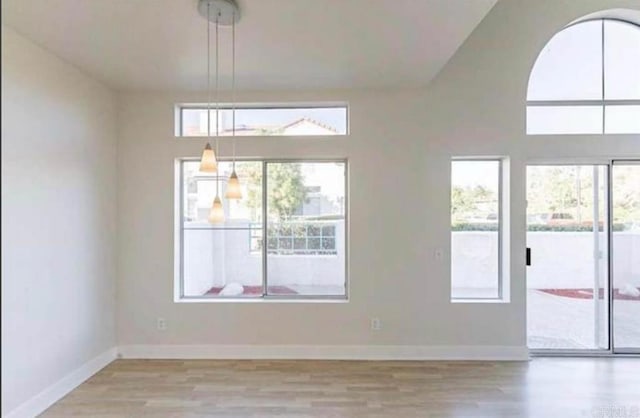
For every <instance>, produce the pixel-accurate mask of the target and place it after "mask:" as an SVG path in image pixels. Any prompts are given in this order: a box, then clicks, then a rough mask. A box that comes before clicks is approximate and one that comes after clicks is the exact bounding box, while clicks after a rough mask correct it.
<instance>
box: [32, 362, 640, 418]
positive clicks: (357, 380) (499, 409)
mask: <svg viewBox="0 0 640 418" xmlns="http://www.w3.org/2000/svg"><path fill="white" fill-rule="evenodd" d="M42 416H44V417H72V416H87V417H89V416H90V417H272V416H273V417H326V418H330V417H394V418H397V417H492V418H493V417H510V418H511V417H543V418H555V417H558V418H565V417H602V418H605V417H640V359H633V358H618V359H605V358H600V359H597V358H596V359H593V358H591V359H584V358H583V359H575V358H573V359H565V358H555V359H551V358H545V359H540V358H538V359H534V360H532V361H530V362H460V361H458V362H451V361H438V362H436V361H432V362H413V361H406V362H405V361H393V362H390V361H379V362H378V361H376V362H373V361H369V362H367V361H303V360H300V361H254V360H251V361H249V360H238V361H228V360H220V361H213V360H188V361H182V360H116V361H115V362H113V363H111V364H110V365H109V366H107V367H106V368H104V369H103V370H102V371H100V372H99V373H97V374H96V375H95V376H93V377H92V378H91V379H89V380H87V381H86V382H85V383H83V384H82V385H81V386H79V387H78V388H77V389H76V390H74V391H73V392H71V393H70V394H69V395H67V396H66V397H65V398H63V399H62V400H60V401H59V402H57V403H56V404H54V405H53V406H51V408H49V409H48V410H47V411H45V413H44V414H43V415H42Z"/></svg>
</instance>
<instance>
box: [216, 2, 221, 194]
mask: <svg viewBox="0 0 640 418" xmlns="http://www.w3.org/2000/svg"><path fill="white" fill-rule="evenodd" d="M219 16H220V13H219V12H218V14H217V15H216V156H217V157H218V158H219V157H220V153H219V151H218V142H219V141H218V138H219V136H220V127H219V126H218V125H219V119H220V92H219V90H218V78H219V74H218V72H219V71H218V67H219V66H218V49H219V48H218V18H219ZM218 177H220V176H219V172H218V173H216V197H217V196H218V189H219V185H218V183H219V182H218Z"/></svg>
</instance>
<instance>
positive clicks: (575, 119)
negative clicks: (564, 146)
mask: <svg viewBox="0 0 640 418" xmlns="http://www.w3.org/2000/svg"><path fill="white" fill-rule="evenodd" d="M601 133H602V107H601V106H527V134H528V135H553V134H601Z"/></svg>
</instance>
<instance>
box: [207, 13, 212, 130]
mask: <svg viewBox="0 0 640 418" xmlns="http://www.w3.org/2000/svg"><path fill="white" fill-rule="evenodd" d="M210 38H211V4H210V3H207V140H208V141H209V142H211V59H210V57H211V45H210V44H211V41H210Z"/></svg>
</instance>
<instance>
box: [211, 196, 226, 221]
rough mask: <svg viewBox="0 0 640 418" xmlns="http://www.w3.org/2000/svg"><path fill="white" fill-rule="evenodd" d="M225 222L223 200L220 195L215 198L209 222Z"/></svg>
mask: <svg viewBox="0 0 640 418" xmlns="http://www.w3.org/2000/svg"><path fill="white" fill-rule="evenodd" d="M223 222H224V208H223V207H222V201H221V200H220V197H219V196H216V197H215V199H213V206H211V211H210V212H209V223H212V224H220V223H223Z"/></svg>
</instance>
